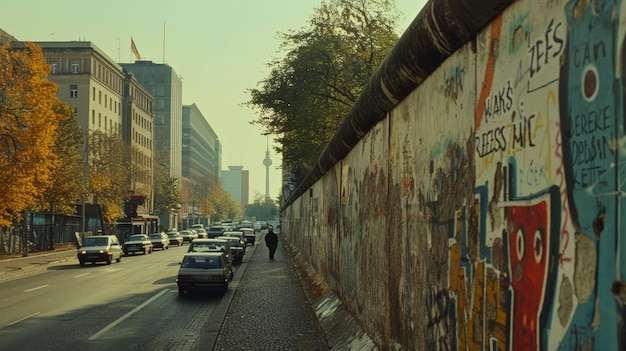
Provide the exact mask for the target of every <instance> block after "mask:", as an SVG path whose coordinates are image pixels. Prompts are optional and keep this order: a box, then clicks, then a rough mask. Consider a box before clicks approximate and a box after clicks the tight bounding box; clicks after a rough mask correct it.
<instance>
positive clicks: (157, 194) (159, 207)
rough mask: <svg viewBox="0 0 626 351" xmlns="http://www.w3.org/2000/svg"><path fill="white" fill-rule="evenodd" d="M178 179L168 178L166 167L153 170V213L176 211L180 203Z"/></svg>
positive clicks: (157, 167) (161, 166) (159, 166)
mask: <svg viewBox="0 0 626 351" xmlns="http://www.w3.org/2000/svg"><path fill="white" fill-rule="evenodd" d="M178 183H179V182H178V179H177V178H173V177H170V175H169V170H168V169H167V166H166V165H161V164H157V165H156V166H155V168H154V211H155V213H156V214H161V213H173V212H177V211H178V206H179V205H180V204H181V203H182V199H181V194H180V187H179V185H178Z"/></svg>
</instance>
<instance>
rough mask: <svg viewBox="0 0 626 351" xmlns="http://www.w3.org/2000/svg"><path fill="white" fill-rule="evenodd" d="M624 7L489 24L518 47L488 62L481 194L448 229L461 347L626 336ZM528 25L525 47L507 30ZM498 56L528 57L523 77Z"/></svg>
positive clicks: (481, 115) (519, 16)
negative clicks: (620, 56)
mask: <svg viewBox="0 0 626 351" xmlns="http://www.w3.org/2000/svg"><path fill="white" fill-rule="evenodd" d="M583 3H584V4H586V6H582V5H581V4H583ZM616 6H621V3H620V4H616V3H614V2H609V1H606V2H602V1H600V2H597V3H587V2H577V1H572V2H570V3H568V4H566V5H565V6H563V5H561V8H560V12H559V11H557V10H558V9H556V8H555V9H553V10H555V12H553V13H554V14H555V15H554V17H553V18H548V19H547V20H546V21H545V22H542V23H538V22H535V23H531V22H530V20H531V18H532V17H531V16H530V11H531V9H527V8H526V11H528V12H524V10H523V9H524V8H525V7H524V6H519V9H515V8H514V9H511V12H512V13H513V14H512V15H511V14H505V15H503V16H501V17H499V18H498V19H496V20H495V21H494V22H493V23H492V26H491V32H489V43H490V45H489V48H491V49H494V48H495V49H499V51H500V52H508V53H509V54H510V56H509V57H503V56H501V57H495V55H496V53H494V52H489V54H488V55H487V57H488V58H487V59H486V60H485V62H483V65H484V67H485V71H484V74H483V77H481V78H482V79H483V84H482V88H483V90H482V91H480V92H479V94H478V95H479V96H478V102H477V105H476V136H475V147H476V158H477V168H476V174H477V186H476V189H475V193H476V201H475V202H474V204H473V206H468V207H467V208H463V209H461V210H460V212H459V217H458V220H457V226H455V230H454V231H451V233H449V234H450V238H451V239H453V241H452V242H453V244H452V245H451V247H450V257H449V259H450V262H451V263H450V267H451V270H450V290H451V294H452V296H454V298H455V302H456V306H457V310H456V315H455V318H456V321H457V328H456V330H457V334H456V335H455V339H456V341H455V344H456V345H457V346H458V349H469V350H483V349H491V350H623V349H626V344H625V343H624V339H623V337H622V336H621V335H622V334H623V333H624V325H623V324H622V320H623V318H624V305H623V303H620V302H619V293H617V296H616V292H615V291H617V290H620V289H621V286H622V285H621V284H619V283H616V278H619V280H622V279H623V276H621V277H620V274H623V273H620V272H623V271H624V270H623V269H624V268H623V267H620V266H619V265H620V260H619V258H620V254H621V255H623V253H620V247H619V246H618V245H616V244H617V243H619V242H620V240H619V239H620V234H621V229H620V228H619V217H620V216H621V215H622V214H624V213H623V212H624V210H620V209H621V206H619V202H620V201H621V198H620V195H619V194H621V192H622V188H623V186H624V185H623V183H624V182H623V181H620V179H619V174H620V172H619V170H620V168H623V167H624V162H623V161H622V160H623V158H624V153H623V152H620V149H619V145H620V144H621V140H623V139H624V137H623V135H619V131H622V133H623V131H624V128H623V124H624V123H623V120H624V112H623V108H622V107H621V105H623V95H624V90H623V89H622V88H621V83H620V81H621V77H617V78H616V76H617V73H616V72H623V69H622V68H621V67H616V64H614V59H613V58H614V56H615V51H616V49H614V48H613V47H612V46H613V45H614V44H610V43H620V42H623V38H622V40H621V41H620V40H615V39H614V36H615V33H619V32H620V31H619V30H618V28H617V26H619V23H616V21H615V20H613V19H612V17H611V16H612V13H613V11H615V7H616ZM532 11H534V10H532ZM620 13H621V11H620ZM507 21H508V22H507ZM618 22H619V21H618ZM507 25H508V26H510V27H509V28H511V29H510V31H509V32H507V30H506V29H505V28H507ZM520 31H521V32H523V33H524V34H523V35H522V37H524V38H525V41H526V42H527V45H526V46H520V45H518V43H517V42H515V41H514V40H513V39H514V38H515V37H516V36H519V35H520V34H519V33H520ZM590 31H591V33H590ZM507 44H508V45H510V46H509V47H503V45H507ZM523 48H525V49H526V52H523V54H519V53H522V49H523ZM503 49H508V51H505V50H503ZM518 58H519V61H516V60H517V59H518ZM500 61H502V62H503V63H506V64H509V66H510V67H520V69H518V70H517V71H516V74H515V75H514V77H515V78H511V74H510V73H511V68H510V67H503V68H500V64H499V63H500ZM617 62H618V64H617V65H619V62H621V60H617ZM524 67H526V68H524ZM555 74H558V76H555ZM500 77H502V78H500ZM520 77H523V79H521V78H520ZM502 79H504V80H502ZM616 87H617V88H616ZM480 184H483V185H480ZM500 184H501V185H500ZM608 208H611V209H612V211H608V210H607V209H608ZM620 211H621V213H620ZM609 212H611V213H609ZM472 215H474V216H476V218H475V220H474V221H471V220H470V218H471V216H472ZM471 223H475V225H474V226H473V227H472V225H471ZM472 231H476V232H478V233H479V236H480V240H479V242H480V245H479V249H478V252H479V253H480V255H479V256H472V255H471V254H470V252H471V249H470V248H468V237H471V236H472ZM500 257H504V260H502V259H499V258H500ZM621 264H622V265H623V261H622V263H621ZM489 296H491V297H492V298H491V299H488V298H487V297H489ZM476 330H480V333H477V332H474V331H476Z"/></svg>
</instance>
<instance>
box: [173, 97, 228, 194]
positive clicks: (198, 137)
mask: <svg viewBox="0 0 626 351" xmlns="http://www.w3.org/2000/svg"><path fill="white" fill-rule="evenodd" d="M182 149H183V152H182V163H183V169H182V175H183V178H186V179H189V180H191V181H193V182H196V183H202V181H203V180H204V179H206V178H208V179H210V181H212V182H213V183H216V182H217V180H218V176H219V167H220V158H221V155H220V152H221V150H220V141H219V139H218V136H217V134H216V133H215V131H214V130H213V128H211V126H210V125H209V122H207V120H206V118H205V117H204V115H203V114H202V112H200V110H199V109H198V106H196V104H192V105H184V106H183V139H182Z"/></svg>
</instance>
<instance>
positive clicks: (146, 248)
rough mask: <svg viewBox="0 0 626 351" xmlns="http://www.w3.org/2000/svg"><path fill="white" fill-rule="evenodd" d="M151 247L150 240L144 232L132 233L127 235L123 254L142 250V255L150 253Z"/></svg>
mask: <svg viewBox="0 0 626 351" xmlns="http://www.w3.org/2000/svg"><path fill="white" fill-rule="evenodd" d="M153 248H154V247H153V245H152V241H150V238H149V237H148V236H147V235H146V234H133V235H131V236H129V237H128V240H126V241H125V242H124V245H123V251H124V254H125V255H128V254H131V253H132V254H133V255H134V254H135V253H136V252H142V253H143V254H144V255H145V254H147V253H148V254H151V253H152V250H153Z"/></svg>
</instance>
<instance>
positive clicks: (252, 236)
mask: <svg viewBox="0 0 626 351" xmlns="http://www.w3.org/2000/svg"><path fill="white" fill-rule="evenodd" d="M239 231H240V232H243V235H244V236H245V237H246V241H247V242H248V245H254V243H255V242H256V233H255V232H254V229H252V228H245V227H244V228H239Z"/></svg>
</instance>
